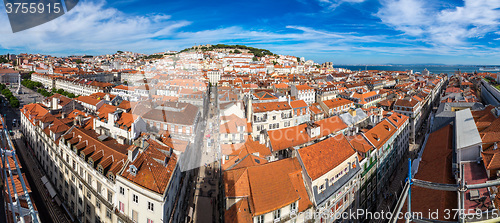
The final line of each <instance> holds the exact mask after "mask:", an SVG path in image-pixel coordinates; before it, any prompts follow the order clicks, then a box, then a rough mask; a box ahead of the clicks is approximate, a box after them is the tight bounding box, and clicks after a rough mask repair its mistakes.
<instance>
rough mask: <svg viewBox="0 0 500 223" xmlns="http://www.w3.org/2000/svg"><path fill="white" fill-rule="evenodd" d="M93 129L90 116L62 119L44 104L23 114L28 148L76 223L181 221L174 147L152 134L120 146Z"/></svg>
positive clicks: (21, 127) (30, 108)
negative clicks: (178, 206)
mask: <svg viewBox="0 0 500 223" xmlns="http://www.w3.org/2000/svg"><path fill="white" fill-rule="evenodd" d="M92 125H93V124H92V119H91V118H90V117H84V116H82V115H78V116H76V117H74V119H71V118H69V115H68V117H66V118H62V117H61V114H51V113H50V112H49V110H47V109H46V108H45V107H44V106H42V105H41V104H29V105H26V106H24V107H23V108H22V109H21V126H20V129H21V131H22V132H23V134H24V136H25V137H26V140H27V142H28V147H29V148H31V149H32V150H33V152H34V154H35V156H36V158H37V159H38V161H39V162H40V164H41V166H42V168H43V169H44V171H45V172H46V173H47V175H46V176H47V178H48V179H49V181H50V182H51V184H52V185H53V186H54V188H55V189H56V190H57V193H58V195H59V197H61V198H62V205H63V206H64V207H65V209H66V210H68V212H69V214H70V215H72V217H73V218H74V219H76V220H77V221H78V222H96V223H97V222H99V223H100V222H111V223H120V222H134V221H135V222H140V221H144V222H146V221H148V222H177V220H179V212H178V211H176V209H175V207H176V206H177V205H178V203H176V202H177V201H179V200H183V199H182V198H179V196H181V195H182V193H180V192H179V191H180V189H179V187H181V185H180V184H181V180H180V172H179V171H178V170H177V169H178V168H177V164H176V162H177V161H176V160H177V158H176V157H177V154H174V153H173V150H172V148H171V147H169V146H166V145H164V144H162V143H160V142H159V141H157V140H155V139H152V138H150V137H149V135H148V136H144V138H141V139H140V140H138V142H136V143H134V145H127V144H122V143H119V142H118V141H117V140H115V139H113V138H111V137H109V136H107V135H100V134H97V132H95V131H94V130H93V129H92ZM148 137H149V138H148ZM146 167H147V168H146ZM153 168H154V169H155V171H154V172H153V173H152V172H151V170H152V169H153ZM130 171H132V172H130ZM133 171H135V176H134V172H133ZM148 176H149V177H148ZM152 179H154V180H152ZM184 187H185V185H184ZM182 196H183V195H182ZM138 199H140V200H138ZM138 213H140V214H138Z"/></svg>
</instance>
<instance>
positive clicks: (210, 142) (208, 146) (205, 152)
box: [193, 87, 220, 222]
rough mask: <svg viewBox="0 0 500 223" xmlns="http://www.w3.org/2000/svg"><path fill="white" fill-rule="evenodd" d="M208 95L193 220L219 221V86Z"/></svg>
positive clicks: (213, 88)
mask: <svg viewBox="0 0 500 223" xmlns="http://www.w3.org/2000/svg"><path fill="white" fill-rule="evenodd" d="M210 95H211V96H207V97H208V106H207V107H205V108H206V109H207V110H205V111H206V112H207V113H204V115H206V117H205V118H206V119H205V120H206V123H210V124H208V125H206V124H205V130H204V134H203V135H202V136H203V138H202V142H203V143H202V145H201V147H200V148H201V150H200V153H201V154H200V167H199V171H198V175H197V176H196V177H195V179H196V182H195V193H194V204H195V209H194V213H193V222H219V220H220V219H219V212H218V211H217V210H218V208H217V207H218V206H219V205H218V203H217V202H218V200H217V196H218V194H219V182H220V179H219V178H220V173H219V165H220V163H219V161H220V158H219V155H220V146H219V123H220V120H219V110H218V100H217V99H218V94H217V88H216V87H212V89H211V93H210Z"/></svg>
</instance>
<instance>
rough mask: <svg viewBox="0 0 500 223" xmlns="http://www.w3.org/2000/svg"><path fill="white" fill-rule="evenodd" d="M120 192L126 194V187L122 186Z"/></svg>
mask: <svg viewBox="0 0 500 223" xmlns="http://www.w3.org/2000/svg"><path fill="white" fill-rule="evenodd" d="M120 194H122V195H125V188H123V187H120Z"/></svg>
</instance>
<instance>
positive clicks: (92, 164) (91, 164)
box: [89, 158, 94, 167]
mask: <svg viewBox="0 0 500 223" xmlns="http://www.w3.org/2000/svg"><path fill="white" fill-rule="evenodd" d="M89 165H90V166H92V167H93V166H94V160H92V158H89Z"/></svg>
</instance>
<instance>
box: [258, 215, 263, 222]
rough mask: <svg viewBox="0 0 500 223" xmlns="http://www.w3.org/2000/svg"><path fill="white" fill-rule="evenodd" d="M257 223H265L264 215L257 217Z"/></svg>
mask: <svg viewBox="0 0 500 223" xmlns="http://www.w3.org/2000/svg"><path fill="white" fill-rule="evenodd" d="M257 223H264V215H261V216H259V217H257Z"/></svg>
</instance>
